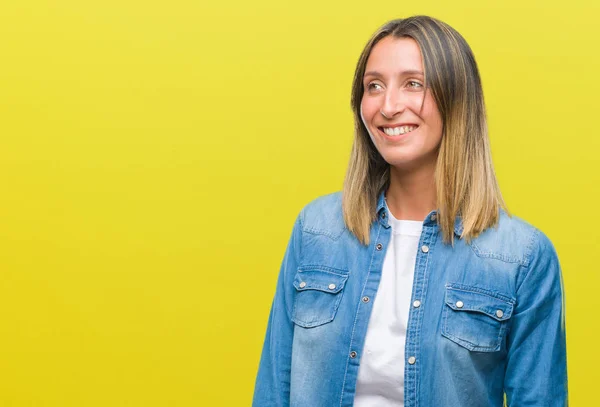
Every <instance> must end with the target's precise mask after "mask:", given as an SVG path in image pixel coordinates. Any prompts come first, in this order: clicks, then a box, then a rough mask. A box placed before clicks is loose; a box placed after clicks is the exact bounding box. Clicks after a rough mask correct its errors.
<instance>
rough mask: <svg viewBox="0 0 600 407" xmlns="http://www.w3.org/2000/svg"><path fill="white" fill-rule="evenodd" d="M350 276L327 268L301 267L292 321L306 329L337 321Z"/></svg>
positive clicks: (295, 285)
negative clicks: (334, 319) (345, 286)
mask: <svg viewBox="0 0 600 407" xmlns="http://www.w3.org/2000/svg"><path fill="white" fill-rule="evenodd" d="M347 279H348V275H347V274H338V273H335V272H332V271H330V270H329V269H325V268H315V267H311V268H306V269H299V270H298V272H297V273H296V277H295V278H294V287H295V288H296V298H295V299H294V308H293V310H292V321H293V322H294V323H295V324H296V325H299V326H302V327H305V328H312V327H315V326H319V325H323V324H326V323H328V322H331V321H333V318H334V317H335V314H336V312H337V310H338V307H339V306H340V301H341V300H342V294H343V289H344V285H345V284H346V280H347Z"/></svg>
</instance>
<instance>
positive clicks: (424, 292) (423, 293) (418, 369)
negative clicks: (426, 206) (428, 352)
mask: <svg viewBox="0 0 600 407" xmlns="http://www.w3.org/2000/svg"><path fill="white" fill-rule="evenodd" d="M437 236H438V233H437V230H436V229H435V228H434V229H433V231H432V232H431V242H430V243H429V246H430V247H431V248H432V249H433V250H435V242H436V240H437ZM419 249H420V248H417V250H419ZM425 255H426V257H425V270H424V271H423V287H422V289H421V298H420V299H421V300H422V301H425V302H427V301H426V299H425V297H426V295H427V286H428V284H427V282H428V278H427V271H428V266H429V258H430V257H431V256H432V254H431V250H430V251H429V252H428V253H426V254H425ZM413 273H414V271H413ZM417 321H418V324H417V332H420V330H421V327H422V325H423V316H422V315H421V317H420V318H419V319H418V320H417ZM420 350H421V348H420V341H417V344H416V345H415V354H418V355H420ZM420 372H421V364H420V363H419V364H418V365H417V366H416V368H415V407H418V406H419V392H418V387H419V386H420V384H421V382H420V381H418V380H417V378H418V377H420ZM417 382H418V385H417Z"/></svg>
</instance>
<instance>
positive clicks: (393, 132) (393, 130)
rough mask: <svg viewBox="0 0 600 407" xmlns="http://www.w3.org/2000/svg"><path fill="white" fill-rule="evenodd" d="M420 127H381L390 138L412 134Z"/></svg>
mask: <svg viewBox="0 0 600 407" xmlns="http://www.w3.org/2000/svg"><path fill="white" fill-rule="evenodd" d="M417 127H419V126H399V127H380V128H379V129H380V130H382V131H383V132H384V133H385V134H387V135H388V136H392V137H393V136H400V135H402V134H406V133H410V132H411V131H413V130H416V129H417Z"/></svg>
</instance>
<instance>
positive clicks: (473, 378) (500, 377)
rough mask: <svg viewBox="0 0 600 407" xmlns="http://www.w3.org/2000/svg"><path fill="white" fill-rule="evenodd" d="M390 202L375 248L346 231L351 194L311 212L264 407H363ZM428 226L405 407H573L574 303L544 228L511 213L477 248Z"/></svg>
mask: <svg viewBox="0 0 600 407" xmlns="http://www.w3.org/2000/svg"><path fill="white" fill-rule="evenodd" d="M388 213H389V209H388V208H387V205H386V203H385V200H384V195H383V193H382V194H381V195H380V197H379V200H378V205H377V221H374V222H373V224H372V225H371V231H370V237H371V241H370V244H369V246H368V247H367V246H364V245H362V244H360V243H359V241H358V240H357V239H356V237H354V236H353V235H352V234H351V233H350V232H349V231H348V230H347V229H346V227H345V224H344V220H343V216H342V207H341V193H340V192H336V193H333V194H329V195H324V196H322V197H319V198H317V199H315V200H314V201H312V202H310V203H309V204H308V205H306V206H305V207H304V208H303V209H302V211H301V212H300V214H299V215H298V217H297V219H296V222H295V224H294V228H293V232H292V236H291V239H290V241H289V243H288V246H287V250H286V253H285V256H284V259H283V263H282V265H281V270H280V273H279V278H278V282H277V289H276V292H275V298H274V300H273V304H272V308H271V313H270V316H269V320H268V327H267V333H266V338H265V341H264V347H263V351H262V357H261V360H260V366H259V369H258V375H257V379H256V386H255V390H254V402H253V405H254V406H256V407H268V406H295V407H321V406H322V407H332V406H352V404H353V400H354V394H355V390H356V378H357V375H358V369H359V364H360V359H361V352H362V349H363V345H364V341H365V334H366V332H367V326H368V322H369V316H370V313H371V309H372V306H373V300H374V298H375V296H376V295H377V287H378V285H379V281H380V278H381V271H382V266H383V260H384V257H385V253H386V250H387V247H388V243H389V241H390V237H391V228H390V225H389V224H388V216H387V214H388ZM435 213H436V211H432V212H431V213H430V214H428V215H427V217H426V219H425V220H424V222H423V231H422V234H421V237H420V241H419V249H418V254H417V259H416V264H415V271H414V283H413V289H412V298H411V301H410V303H411V304H412V303H413V302H414V301H415V300H419V301H420V306H418V307H414V306H412V305H411V309H410V313H409V320H408V327H407V333H406V335H407V336H406V344H401V343H399V344H398V346H405V355H406V361H405V370H404V393H405V395H404V405H405V407H419V406H420V407H434V406H435V407H438V406H440V407H484V406H502V405H503V397H504V393H506V401H507V404H508V406H510V407H517V406H544V407H547V406H565V405H567V366H566V338H565V320H564V316H565V314H564V312H565V311H564V293H563V283H562V276H561V271H560V266H559V262H558V258H557V255H556V252H555V250H554V247H553V245H552V243H551V242H550V240H548V238H547V237H546V236H545V235H544V234H543V233H542V232H540V231H539V230H538V229H536V228H534V227H532V226H530V225H529V224H527V223H526V222H524V221H523V220H520V219H518V218H516V217H509V216H508V215H507V214H506V213H505V212H504V211H502V212H501V217H500V222H499V225H498V227H496V228H489V229H487V230H486V231H484V232H483V233H482V234H481V235H479V236H478V237H477V238H476V239H473V240H472V241H471V243H470V244H467V243H466V242H465V241H464V240H462V239H459V238H458V236H459V235H460V233H461V231H462V224H461V221H460V218H457V222H456V224H455V235H456V239H455V243H454V247H452V246H451V245H449V244H445V243H443V242H442V236H441V231H440V229H439V226H438V225H437V223H436V221H435Z"/></svg>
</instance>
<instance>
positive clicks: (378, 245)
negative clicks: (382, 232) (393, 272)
mask: <svg viewBox="0 0 600 407" xmlns="http://www.w3.org/2000/svg"><path fill="white" fill-rule="evenodd" d="M382 247H383V245H382V244H381V243H377V246H375V248H376V249H377V250H381V248H382Z"/></svg>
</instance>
